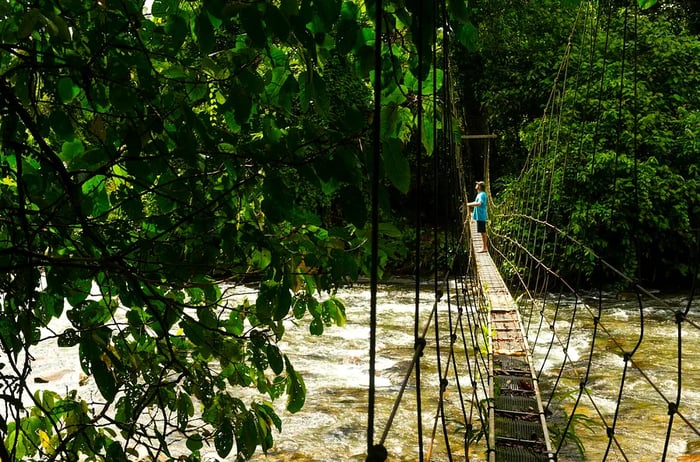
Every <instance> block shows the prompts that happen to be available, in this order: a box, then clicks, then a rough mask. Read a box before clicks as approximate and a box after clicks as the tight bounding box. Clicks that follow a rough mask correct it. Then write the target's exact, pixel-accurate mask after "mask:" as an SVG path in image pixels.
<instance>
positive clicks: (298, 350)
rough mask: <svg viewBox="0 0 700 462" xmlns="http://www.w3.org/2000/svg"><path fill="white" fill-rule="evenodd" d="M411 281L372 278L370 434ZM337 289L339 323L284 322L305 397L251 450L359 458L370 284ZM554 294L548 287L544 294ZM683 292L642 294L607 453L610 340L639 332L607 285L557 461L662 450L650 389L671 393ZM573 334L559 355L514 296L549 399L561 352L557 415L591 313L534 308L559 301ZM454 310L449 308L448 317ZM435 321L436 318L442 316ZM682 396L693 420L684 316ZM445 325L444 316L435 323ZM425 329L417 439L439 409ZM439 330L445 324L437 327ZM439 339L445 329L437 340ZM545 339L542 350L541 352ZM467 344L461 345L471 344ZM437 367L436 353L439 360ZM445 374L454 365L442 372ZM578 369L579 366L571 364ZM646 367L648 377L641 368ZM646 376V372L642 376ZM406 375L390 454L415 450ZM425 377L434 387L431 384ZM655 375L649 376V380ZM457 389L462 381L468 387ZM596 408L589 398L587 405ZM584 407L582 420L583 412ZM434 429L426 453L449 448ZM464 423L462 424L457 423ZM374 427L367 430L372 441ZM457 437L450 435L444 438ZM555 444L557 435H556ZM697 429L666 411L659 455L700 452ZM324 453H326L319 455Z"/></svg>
mask: <svg viewBox="0 0 700 462" xmlns="http://www.w3.org/2000/svg"><path fill="white" fill-rule="evenodd" d="M422 292H423V294H424V295H422V297H423V298H422V300H421V312H422V313H423V316H424V318H423V320H422V321H421V322H422V323H423V322H425V320H426V318H425V316H426V315H427V313H428V312H429V311H430V309H431V307H432V304H433V296H432V290H430V288H429V287H426V288H425V290H423V291H422ZM414 294H415V289H414V287H413V286H400V285H395V286H382V287H380V289H379V292H378V296H377V299H378V325H379V330H378V336H377V352H378V353H377V354H378V357H377V372H376V384H377V390H376V396H377V408H376V414H377V416H376V419H375V423H376V425H375V428H376V430H375V435H381V434H382V432H383V431H384V424H385V422H386V418H387V416H388V414H389V412H390V410H391V408H392V406H393V403H394V401H393V400H394V398H395V397H396V395H397V393H398V391H399V386H400V384H401V383H402V381H403V379H404V375H405V371H406V370H407V367H409V365H410V359H411V355H412V351H413V325H414V324H413V317H414V310H415V306H414ZM338 296H339V297H340V298H341V299H343V300H344V301H345V306H346V309H347V316H348V322H347V324H346V326H344V327H342V328H340V327H330V328H327V330H326V332H325V333H324V335H323V336H321V337H311V336H309V335H306V327H305V326H300V327H299V328H297V329H290V330H289V331H287V334H286V336H285V341H284V345H283V347H284V349H285V350H286V351H287V352H288V354H289V355H290V357H291V358H292V361H293V362H294V364H295V367H296V368H297V370H299V371H300V372H301V373H302V374H303V375H304V377H305V380H306V385H307V391H308V397H307V402H306V405H305V407H304V409H303V410H302V411H301V412H299V413H297V414H295V415H288V414H286V413H284V411H282V410H281V411H280V412H281V413H282V415H283V431H282V434H281V435H278V436H277V437H276V445H275V447H274V448H273V450H271V451H269V452H268V454H267V455H266V456H265V455H262V454H261V455H258V456H256V457H255V458H254V460H255V461H307V462H310V461H314V462H315V461H319V462H320V461H328V460H333V461H338V462H341V461H363V460H364V458H365V453H366V437H367V435H366V429H367V394H368V390H367V388H368V386H367V384H368V378H367V377H368V359H367V355H368V340H367V339H368V334H369V327H368V322H369V303H370V293H369V290H368V288H367V287H363V286H358V287H355V288H348V289H343V290H341V291H340V292H339V294H338ZM552 298H553V297H552ZM687 302H688V300H687V298H686V297H682V296H666V297H662V299H660V300H659V301H656V300H654V299H648V300H645V302H644V309H643V313H644V318H645V323H644V335H643V337H642V341H641V343H640V345H639V348H638V349H637V351H636V353H635V354H634V356H633V359H634V362H635V364H636V366H637V367H629V368H628V370H627V374H626V376H625V385H624V388H623V392H622V400H621V403H622V404H621V405H620V408H619V417H618V420H617V423H616V429H615V435H616V438H617V441H618V442H619V443H620V447H617V445H616V444H615V443H613V444H612V445H611V448H610V450H609V452H608V454H607V456H606V450H607V447H608V438H607V433H606V428H605V427H606V425H604V424H602V423H601V420H600V417H599V415H598V412H599V413H600V414H601V415H602V416H603V418H604V419H605V421H606V422H607V425H608V426H610V425H611V424H612V416H613V415H614V413H615V410H616V408H617V406H616V403H617V399H618V395H619V393H620V383H621V376H622V371H623V367H624V360H623V355H622V354H621V353H620V352H618V351H617V349H618V347H619V346H620V345H621V346H622V347H623V349H624V350H626V351H629V350H631V349H632V348H633V347H634V345H635V344H636V343H637V340H638V337H639V333H640V323H639V307H638V306H637V304H636V303H635V302H634V301H630V300H618V299H616V298H615V297H614V296H612V295H610V296H608V297H607V298H606V300H605V306H606V308H605V312H604V314H603V316H602V317H601V320H600V325H599V331H598V335H597V340H596V342H595V344H594V346H595V348H594V351H593V362H592V369H591V372H590V377H589V381H588V385H587V387H586V393H584V398H582V399H581V401H580V403H579V405H578V407H577V409H576V412H575V414H577V419H576V421H577V422H578V424H577V426H576V430H575V433H574V434H575V438H578V439H579V440H580V441H581V442H582V444H583V446H584V447H585V455H584V456H581V454H580V453H579V452H578V450H577V449H576V444H575V443H574V440H573V439H570V440H568V441H569V442H568V443H567V444H566V445H565V446H564V449H563V450H562V452H561V453H560V456H559V460H560V461H567V460H570V461H578V460H585V461H599V460H600V461H602V460H607V461H618V460H619V461H624V460H629V461H634V462H647V461H648V462H651V461H654V462H658V461H660V460H662V453H663V449H664V441H665V435H666V431H667V427H668V422H669V416H668V405H667V404H666V403H665V402H664V400H663V398H662V397H661V395H659V392H660V393H662V394H663V395H664V396H666V397H667V398H668V400H670V401H674V400H675V395H676V377H677V370H676V366H677V346H678V343H677V341H676V340H677V335H676V330H677V326H676V323H675V317H674V312H673V310H669V307H676V309H680V310H682V309H685V307H686V305H687ZM587 303H588V304H589V306H596V305H595V303H596V301H595V300H593V299H590V300H587ZM450 305H451V308H452V310H453V313H452V314H453V316H454V315H456V306H457V304H456V303H451V304H450ZM574 306H576V308H577V316H576V318H575V319H574V320H573V324H574V325H573V330H572V332H573V333H572V336H571V342H570V344H569V345H568V349H567V351H568V356H569V358H570V361H564V360H565V355H564V353H563V348H557V347H556V345H555V347H554V348H552V349H549V344H550V341H551V335H549V336H546V335H543V333H542V332H540V333H539V335H538V333H537V329H536V328H535V327H536V325H537V323H538V322H539V310H540V308H539V307H537V308H536V314H537V316H534V317H532V318H531V317H530V314H529V312H528V308H527V306H524V307H523V310H522V311H523V319H524V320H525V321H527V320H530V330H529V332H528V338H529V341H530V343H531V347H533V346H534V357H533V361H534V363H535V365H536V369H537V370H540V369H541V370H542V375H541V377H540V382H541V387H542V390H543V396H544V397H545V399H549V393H550V390H551V386H552V384H553V383H554V382H555V380H556V378H557V375H558V373H559V369H560V366H561V364H562V363H565V365H566V367H565V373H564V377H563V378H562V379H561V380H560V383H559V387H558V388H557V391H556V393H555V394H554V398H553V400H552V401H553V407H555V408H557V409H559V411H555V414H558V416H559V417H561V416H562V415H561V410H565V411H566V412H568V413H570V412H571V410H572V409H573V404H574V402H575V397H576V392H577V391H578V389H579V387H578V383H579V380H580V379H579V378H578V377H582V376H583V375H582V374H583V373H585V364H586V361H587V358H588V354H589V352H590V349H591V344H592V342H591V334H592V326H593V321H592V316H593V315H596V314H597V312H595V311H594V310H593V311H591V312H588V311H587V310H586V309H583V308H582V307H581V303H580V301H579V303H578V304H575V303H574V300H568V301H567V300H563V301H562V302H561V303H560V306H559V308H558V311H557V309H556V306H554V305H552V304H548V305H547V306H546V308H545V309H544V310H543V312H544V316H545V318H546V319H549V320H550V321H551V320H552V319H554V314H555V313H557V315H558V319H557V321H556V322H555V323H554V325H555V332H556V333H557V335H558V336H560V337H561V338H562V339H564V340H565V339H566V335H568V332H569V330H570V328H571V318H572V313H573V311H574ZM438 310H439V312H440V316H441V317H443V318H444V316H445V314H446V312H447V310H448V304H447V303H446V301H445V300H443V301H441V302H440V303H439V305H438ZM699 313H700V307H699V306H698V303H697V301H696V303H695V305H694V307H693V308H692V310H691V311H690V314H689V318H691V319H695V320H697V319H698V315H699ZM453 319H454V318H453ZM443 321H444V319H443ZM682 326H683V329H682V340H683V342H682V348H683V351H682V357H683V363H682V372H683V374H682V384H683V387H682V399H681V406H680V407H679V410H680V412H681V413H682V414H683V416H684V417H685V418H686V419H688V420H689V421H690V423H691V424H692V425H694V426H695V427H697V426H699V425H700V331H698V330H697V329H695V328H694V327H693V326H692V325H688V324H686V323H684V324H682ZM443 329H444V328H443ZM433 335H434V334H433V333H432V330H431V333H430V334H429V335H428V336H427V337H428V342H429V346H428V347H426V353H425V355H424V359H423V360H422V362H421V371H422V372H421V381H422V383H423V387H422V389H423V390H425V391H424V392H423V396H422V398H423V399H422V408H423V412H422V416H423V428H424V431H423V434H424V441H425V445H424V447H425V448H427V447H429V446H430V438H429V436H430V434H431V433H432V431H433V426H434V422H435V416H436V412H437V398H438V395H437V392H436V391H435V390H436V389H437V388H438V386H437V384H438V380H437V373H436V367H435V361H434V359H433V358H431V357H429V355H432V356H434V346H433V347H432V348H431V347H430V343H431V342H432V343H433V345H434V341H433V339H432V336H433ZM445 335H446V334H445V333H443V336H445ZM446 345H447V341H443V346H442V348H443V349H445V348H446ZM548 351H549V353H547V352H548ZM468 354H470V355H471V352H469V353H468ZM443 368H444V363H443ZM458 368H459V369H461V370H460V373H461V375H462V376H463V377H462V379H461V385H462V387H463V391H465V390H464V389H465V388H466V389H470V388H469V383H470V379H469V378H468V373H467V370H466V367H465V366H464V364H462V365H461V367H458ZM451 374H452V373H451ZM577 374H578V375H577ZM448 377H449V378H450V382H449V383H450V385H449V387H448V391H447V393H446V401H447V402H448V403H449V404H450V406H449V408H450V410H451V411H452V412H453V414H451V415H450V414H449V413H448V411H446V415H447V419H448V421H449V422H450V423H449V425H448V426H449V428H450V434H451V438H450V439H451V440H452V443H451V452H452V454H453V460H465V457H464V450H463V448H462V447H460V444H459V440H460V439H459V438H456V437H455V436H454V435H453V434H452V432H458V433H459V431H460V429H461V428H463V427H461V426H460V422H464V419H463V416H462V414H461V413H460V411H459V409H458V406H457V405H456V404H455V403H456V402H458V401H459V396H458V394H457V392H456V391H455V388H456V387H455V380H454V378H452V377H451V376H448ZM645 377H646V378H645ZM647 379H650V380H651V383H652V385H650V384H649V383H648V381H647ZM410 383H411V384H412V386H411V387H410V389H409V390H408V391H407V392H406V393H405V394H404V397H403V400H402V401H403V402H402V403H401V405H400V407H399V414H398V416H397V417H396V419H395V420H394V424H393V426H392V428H391V430H390V431H389V433H388V434H389V436H388V438H387V441H386V444H385V446H386V448H387V450H388V452H389V459H388V460H389V461H416V460H418V457H417V438H416V435H417V426H416V408H417V405H416V398H415V387H414V386H413V385H414V382H413V379H411V381H410ZM431 387H432V390H431ZM654 387H658V389H659V392H657V390H656V389H655V388H654ZM465 393H466V398H465V399H468V397H469V391H468V390H466V391H465ZM596 409H597V410H596ZM472 416H473V417H472V418H473V422H474V425H475V426H478V425H480V424H479V421H478V417H477V416H476V415H475V414H472ZM584 416H585V417H588V418H590V419H591V420H590V421H589V420H586V419H585V418H584ZM437 433H438V438H439V440H440V441H437V442H436V444H435V446H434V450H433V453H432V460H436V461H444V460H448V458H447V456H446V454H445V448H444V443H442V442H441V440H442V436H441V430H440V427H439V426H438V432H437ZM459 434H463V433H459ZM376 438H377V436H375V442H376V441H377V439H376ZM455 441H456V442H457V444H455V443H454V442H455ZM482 443H483V440H482V441H481V442H480V443H479V444H477V445H475V446H474V447H472V448H470V455H469V459H468V460H470V461H484V460H486V457H485V454H484V449H485V448H484V447H483V444H482ZM555 447H556V446H555ZM698 453H700V437H698V435H696V434H695V432H694V431H693V430H692V429H690V428H689V427H688V426H687V425H686V424H685V423H684V422H683V421H682V420H681V419H680V418H678V416H676V417H675V422H674V426H673V431H672V434H671V439H670V444H669V447H668V453H667V458H666V460H669V461H676V460H678V461H691V460H700V457H699V456H697V454H698ZM329 454H332V456H331V455H329Z"/></svg>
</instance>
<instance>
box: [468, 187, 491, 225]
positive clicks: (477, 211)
mask: <svg viewBox="0 0 700 462" xmlns="http://www.w3.org/2000/svg"><path fill="white" fill-rule="evenodd" d="M474 202H481V205H479V206H477V207H474V211H473V212H472V218H474V220H476V221H488V219H489V214H488V212H487V211H486V202H487V201H486V192H484V191H481V192H480V193H479V194H477V195H476V199H474Z"/></svg>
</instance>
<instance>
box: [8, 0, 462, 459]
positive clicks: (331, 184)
mask: <svg viewBox="0 0 700 462" xmlns="http://www.w3.org/2000/svg"><path fill="white" fill-rule="evenodd" d="M383 3H384V6H385V8H386V12H385V15H384V17H383V25H382V27H383V29H382V31H383V35H382V44H381V49H380V53H381V54H380V59H381V62H380V65H379V66H378V67H377V66H376V64H377V63H376V62H375V61H376V60H375V55H374V50H375V32H374V31H375V25H374V23H373V18H374V14H375V12H374V10H373V8H374V6H373V4H372V3H371V2H368V3H366V4H365V2H359V1H358V2H355V1H341V0H327V1H321V2H318V1H310V0H300V1H296V0H281V1H274V2H239V1H233V2H229V1H222V0H204V1H190V2H180V1H177V0H154V1H153V2H152V4H151V3H149V4H148V5H144V3H143V2H142V1H139V0H99V1H96V2H95V1H88V0H38V1H31V2H30V1H27V2H24V1H12V2H8V1H4V2H0V20H1V25H0V77H1V78H0V210H1V218H0V269H2V272H1V273H0V293H2V304H1V309H0V344H1V345H2V350H3V353H4V354H3V356H2V360H1V361H0V362H1V364H0V367H1V368H2V375H1V376H0V387H1V388H2V391H1V392H0V395H1V399H2V405H3V409H2V412H1V413H0V437H1V440H2V442H3V443H4V444H2V445H0V459H1V460H5V461H10V460H42V461H50V460H108V461H119V460H134V459H136V458H137V457H144V456H147V457H150V458H152V459H154V460H155V459H157V458H159V457H160V458H163V457H165V458H178V460H192V461H194V460H199V459H200V458H201V454H202V453H201V451H202V448H204V447H205V445H206V446H207V447H214V448H215V450H216V453H217V454H218V455H219V456H220V457H232V458H234V459H236V460H239V459H246V458H249V457H250V456H251V455H252V454H253V453H254V452H255V451H256V450H258V449H261V450H263V451H266V450H267V449H269V448H270V447H271V446H272V444H273V432H274V431H275V429H276V430H280V429H281V427H282V421H281V418H280V417H279V416H278V415H277V412H276V411H275V408H274V407H273V405H272V401H273V400H275V399H278V398H282V397H286V409H287V410H288V411H289V412H296V411H298V410H299V409H300V408H301V407H302V406H303V404H304V400H305V387H304V381H303V378H302V377H301V376H300V374H299V373H297V372H296V371H295V369H294V366H293V364H292V363H291V361H290V360H289V358H288V357H287V355H286V354H285V352H284V351H281V350H280V348H279V347H278V346H277V342H278V341H279V340H280V339H281V338H283V336H284V332H285V323H287V322H298V323H308V329H309V331H310V332H311V333H312V334H321V333H322V332H323V331H324V328H325V327H326V326H329V325H331V324H338V325H342V324H343V323H344V321H345V313H344V307H343V304H342V302H341V301H339V300H338V299H336V298H335V296H334V289H335V288H336V287H337V286H338V285H339V284H342V283H345V282H352V281H354V280H356V279H357V278H358V277H359V276H360V275H362V274H367V272H368V268H369V265H370V255H369V248H370V246H369V245H368V240H369V239H370V233H369V225H368V217H369V211H368V204H369V185H368V179H369V178H371V177H372V175H373V174H374V173H375V172H374V170H373V153H374V148H373V146H372V142H371V141H372V140H371V137H370V134H371V132H370V127H371V124H372V117H373V112H372V109H373V92H372V82H373V78H374V77H375V69H379V70H380V72H381V74H382V87H381V92H382V106H381V111H380V114H381V120H382V132H381V133H380V142H381V143H382V147H383V149H382V155H381V158H380V159H378V160H379V164H378V171H377V172H376V173H377V174H378V175H380V179H381V182H380V185H379V186H380V190H379V195H380V196H381V197H386V196H388V195H390V194H393V193H392V191H398V192H399V193H401V194H404V193H406V192H407V190H408V188H409V187H410V183H411V177H410V175H411V173H410V164H409V160H408V158H407V156H406V154H405V151H406V146H407V145H408V144H409V143H410V142H411V139H412V137H413V135H412V134H413V133H414V132H415V131H416V130H417V127H416V118H415V113H416V110H417V108H418V107H420V105H421V104H425V105H426V107H432V103H431V101H432V98H433V95H434V93H435V92H436V91H437V90H438V88H433V85H432V82H438V83H439V84H440V85H441V84H442V79H441V75H442V71H440V70H439V69H432V68H431V65H430V61H429V60H427V61H418V60H417V59H416V56H417V50H419V49H420V50H423V51H426V50H428V51H429V50H430V47H431V44H432V43H434V42H433V37H434V35H435V34H434V33H433V32H432V31H433V29H432V24H433V19H434V18H433V15H434V14H435V10H434V9H433V8H432V7H427V6H426V4H419V3H416V2H399V1H397V2H383ZM446 5H447V12H448V13H449V15H450V17H451V18H453V23H452V26H451V28H452V30H453V31H454V33H455V36H456V37H458V39H460V40H461V42H462V44H463V46H464V45H467V44H469V40H471V39H472V38H473V37H472V36H471V35H470V31H471V30H472V29H473V27H471V28H470V25H469V22H468V18H467V10H466V7H465V4H464V2H462V1H456V0H455V1H450V2H447V4H446ZM421 8H422V9H421ZM417 18H422V21H424V22H423V23H422V25H421V26H419V24H418V23H417ZM423 30H425V33H422V31H423ZM426 56H428V54H426ZM438 73H439V74H440V75H439V76H438ZM433 75H436V76H438V77H440V78H435V79H433V78H432V77H431V76H433ZM421 81H422V82H424V87H423V95H424V98H423V100H421V99H417V98H416V93H417V91H418V88H419V85H423V84H420V82H421ZM440 117H442V116H441V115H440V114H436V115H435V117H433V118H430V119H427V118H426V124H433V123H436V121H438V120H439V119H440ZM422 128H423V130H424V131H425V132H426V133H428V134H430V135H431V136H432V133H434V131H433V126H432V125H426V126H425V127H422ZM431 146H432V145H431V144H430V143H429V142H428V143H426V144H425V151H426V153H427V154H428V155H429V154H430V149H431ZM388 203H389V202H388V201H386V200H381V201H380V205H382V204H388ZM380 215H381V223H380V226H379V235H380V237H381V238H383V237H384V236H397V235H400V232H399V230H398V229H397V228H396V227H395V226H394V225H393V224H392V222H391V220H390V219H391V215H392V211H391V209H390V207H384V208H383V209H382V210H381V211H380ZM384 242H388V240H385V239H382V244H381V245H380V247H379V260H380V263H381V264H382V265H383V264H385V263H386V262H387V261H388V260H390V259H392V258H393V256H394V255H395V254H397V253H399V254H400V253H401V252H405V249H403V248H402V247H400V246H397V245H394V244H391V243H390V244H384ZM382 268H383V266H381V267H380V276H381V269H382ZM244 283H247V284H252V285H253V288H254V289H255V294H256V296H251V297H247V298H245V297H240V298H236V297H232V296H231V295H230V293H229V291H230V288H231V287H237V286H238V287H240V286H241V285H242V284H244ZM56 319H61V320H63V322H64V323H65V325H66V326H67V327H65V328H61V329H58V330H54V329H53V327H52V326H53V325H54V324H52V321H55V320H56ZM46 341H55V342H56V343H57V347H56V348H57V349H56V351H55V354H56V357H57V358H69V357H70V355H77V356H78V358H79V361H80V365H81V367H82V370H83V372H84V374H85V375H86V376H87V377H88V381H89V382H90V383H92V384H94V385H95V386H96V389H97V390H98V391H99V396H97V397H92V398H91V397H88V396H84V394H83V393H82V392H81V390H82V389H80V388H78V387H77V384H76V388H75V389H73V390H68V392H67V393H65V394H59V393H56V392H54V391H49V390H43V391H42V390H39V391H37V392H35V393H32V390H33V389H34V388H35V386H36V385H35V384H33V383H32V379H33V378H35V376H33V375H32V353H33V351H35V348H36V347H37V345H39V343H41V342H46ZM62 360H63V359H62ZM176 440H180V441H184V443H185V444H184V445H182V444H181V445H179V446H177V447H176V448H175V449H174V447H173V445H172V442H173V441H176ZM180 457H182V459H180ZM158 460H160V459H158ZM231 460H233V459H231Z"/></svg>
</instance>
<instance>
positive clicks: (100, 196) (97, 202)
mask: <svg viewBox="0 0 700 462" xmlns="http://www.w3.org/2000/svg"><path fill="white" fill-rule="evenodd" d="M82 193H83V201H84V202H85V204H87V205H88V208H87V210H85V211H86V212H87V213H88V215H90V216H93V217H100V216H102V215H104V214H106V213H107V212H108V211H109V210H110V209H111V205H110V203H109V196H108V195H107V178H106V177H105V176H104V175H95V176H94V177H92V178H90V179H89V180H87V181H86V182H85V183H83V186H82Z"/></svg>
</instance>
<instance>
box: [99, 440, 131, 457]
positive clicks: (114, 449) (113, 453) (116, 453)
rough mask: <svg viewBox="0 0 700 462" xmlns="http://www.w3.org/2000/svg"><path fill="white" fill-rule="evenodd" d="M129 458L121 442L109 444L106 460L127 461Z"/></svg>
mask: <svg viewBox="0 0 700 462" xmlns="http://www.w3.org/2000/svg"><path fill="white" fill-rule="evenodd" d="M128 460H129V459H127V457H126V454H124V449H122V445H121V444H119V443H118V442H116V441H113V442H112V443H110V444H109V445H108V446H107V454H106V457H105V462H127V461H128Z"/></svg>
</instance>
